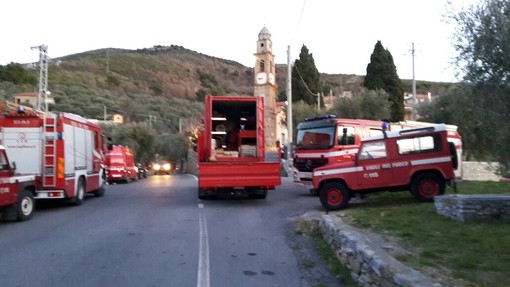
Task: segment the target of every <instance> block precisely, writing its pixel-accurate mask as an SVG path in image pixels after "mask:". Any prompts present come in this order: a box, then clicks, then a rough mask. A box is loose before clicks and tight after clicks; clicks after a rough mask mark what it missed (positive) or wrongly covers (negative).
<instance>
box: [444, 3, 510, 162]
mask: <svg viewBox="0 0 510 287" xmlns="http://www.w3.org/2000/svg"><path fill="white" fill-rule="evenodd" d="M508 15H510V1H508V0H483V1H480V3H477V4H473V5H471V6H469V7H466V8H465V9H463V10H461V11H459V12H458V13H457V14H452V15H450V20H451V21H452V22H453V23H455V24H456V25H457V29H456V33H455V36H454V42H455V44H454V47H455V49H456V51H457V53H458V55H457V58H456V63H457V65H458V67H460V69H461V70H462V71H463V72H464V80H465V82H467V83H470V85H469V86H470V88H472V95H471V96H469V97H468V98H466V100H467V101H469V102H465V103H464V106H466V105H467V106H468V107H469V109H468V110H467V111H465V112H464V118H463V119H462V120H463V121H464V122H463V124H464V125H465V126H466V128H465V130H466V131H467V132H468V133H469V134H471V135H473V136H472V137H470V138H469V145H470V146H471V147H473V148H474V147H479V149H477V150H475V152H478V156H479V157H484V158H487V159H489V160H494V161H499V162H500V163H502V164H504V165H507V166H508V163H510V148H509V147H508V142H510V126H509V125H508V123H509V122H510V97H509V96H508V95H510V37H508V35H510V18H509V17H508ZM452 109H453V107H452Z"/></svg>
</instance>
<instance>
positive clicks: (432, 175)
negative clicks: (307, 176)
mask: <svg viewBox="0 0 510 287" xmlns="http://www.w3.org/2000/svg"><path fill="white" fill-rule="evenodd" d="M458 163H459V161H458V157H457V152H456V148H455V144H454V143H452V142H448V134H447V129H446V127H445V125H444V124H438V125H433V126H429V127H420V128H412V129H403V130H399V131H391V132H384V133H383V134H380V135H376V136H372V137H368V138H364V139H362V140H361V145H360V147H359V148H358V150H357V152H356V154H355V156H354V159H353V160H352V161H348V162H340V163H336V164H329V165H325V166H322V167H317V168H315V169H314V171H313V177H312V181H313V187H314V189H315V190H316V191H317V192H318V193H319V197H320V201H321V203H322V205H323V206H324V207H325V208H326V209H327V210H339V209H342V208H345V207H346V206H347V204H348V202H349V200H350V199H351V197H353V196H355V195H356V194H360V195H362V194H366V193H371V192H378V191H403V190H410V191H411V193H412V194H413V196H414V197H416V199H417V200H418V201H422V202H428V201H433V199H434V196H436V195H442V194H444V192H445V187H446V184H447V183H454V180H455V173H454V171H455V169H457V168H458ZM452 185H453V186H454V184H452Z"/></svg>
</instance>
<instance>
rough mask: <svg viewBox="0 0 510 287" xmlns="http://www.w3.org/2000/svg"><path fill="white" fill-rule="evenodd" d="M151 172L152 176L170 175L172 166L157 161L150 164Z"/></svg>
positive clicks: (166, 162) (165, 162)
mask: <svg viewBox="0 0 510 287" xmlns="http://www.w3.org/2000/svg"><path fill="white" fill-rule="evenodd" d="M152 171H153V172H154V174H170V173H171V172H172V164H171V163H170V162H168V161H157V162H154V163H152Z"/></svg>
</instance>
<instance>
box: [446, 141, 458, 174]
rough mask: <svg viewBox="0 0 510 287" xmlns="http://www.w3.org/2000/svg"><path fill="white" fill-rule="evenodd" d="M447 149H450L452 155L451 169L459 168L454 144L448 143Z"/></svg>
mask: <svg viewBox="0 0 510 287" xmlns="http://www.w3.org/2000/svg"><path fill="white" fill-rule="evenodd" d="M448 147H449V148H450V154H451V155H452V165H453V169H457V168H459V159H458V158H457V149H456V148H455V144H454V143H452V142H448Z"/></svg>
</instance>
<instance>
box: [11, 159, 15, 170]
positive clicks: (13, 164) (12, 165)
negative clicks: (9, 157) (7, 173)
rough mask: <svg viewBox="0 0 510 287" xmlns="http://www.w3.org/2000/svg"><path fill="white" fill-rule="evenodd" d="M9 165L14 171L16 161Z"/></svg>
mask: <svg viewBox="0 0 510 287" xmlns="http://www.w3.org/2000/svg"><path fill="white" fill-rule="evenodd" d="M11 167H12V171H16V162H15V161H13V162H12V163H11Z"/></svg>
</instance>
